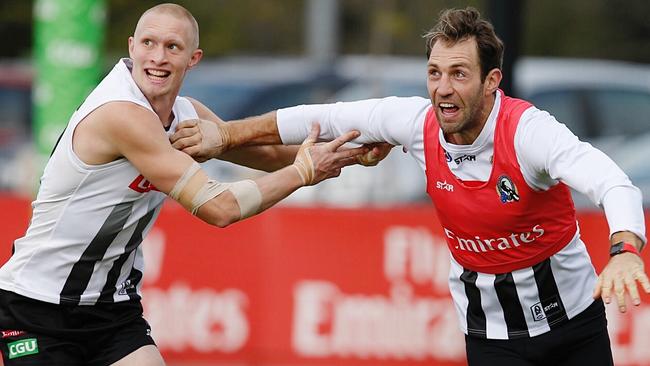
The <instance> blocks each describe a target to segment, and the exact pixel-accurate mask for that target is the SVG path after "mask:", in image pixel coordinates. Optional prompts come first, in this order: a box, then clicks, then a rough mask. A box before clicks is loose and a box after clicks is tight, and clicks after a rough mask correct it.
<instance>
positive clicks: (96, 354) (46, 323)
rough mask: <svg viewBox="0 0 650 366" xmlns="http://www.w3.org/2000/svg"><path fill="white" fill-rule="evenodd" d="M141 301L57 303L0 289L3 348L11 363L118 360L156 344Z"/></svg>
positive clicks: (102, 364) (102, 362)
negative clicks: (144, 316) (86, 303)
mask: <svg viewBox="0 0 650 366" xmlns="http://www.w3.org/2000/svg"><path fill="white" fill-rule="evenodd" d="M150 333H151V328H150V327H149V324H148V323H147V322H146V320H144V318H143V317H142V305H141V304H140V301H139V300H138V301H126V302H118V303H106V304H103V303H102V304H97V305H92V306H82V305H57V304H51V303H47V302H42V301H37V300H34V299H30V298H27V297H24V296H20V295H17V294H14V293H12V292H8V291H3V290H0V347H1V348H2V357H3V360H4V363H5V365H6V366H14V365H65V366H75V365H92V366H95V365H96V366H105V365H110V364H111V363H114V362H116V361H118V360H120V359H122V358H123V357H125V356H126V355H128V354H130V353H132V352H133V351H135V350H137V349H138V348H140V347H142V346H145V345H149V344H152V345H155V343H154V341H153V338H151V335H150Z"/></svg>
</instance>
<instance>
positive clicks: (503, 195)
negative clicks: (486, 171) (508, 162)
mask: <svg viewBox="0 0 650 366" xmlns="http://www.w3.org/2000/svg"><path fill="white" fill-rule="evenodd" d="M496 188H497V194H499V199H500V200H501V203H508V202H517V201H519V191H518V190H517V186H516V185H515V183H514V182H513V181H512V179H510V177H509V176H507V175H502V176H500V177H499V179H497V187H496Z"/></svg>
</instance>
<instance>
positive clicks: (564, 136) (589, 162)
mask: <svg viewBox="0 0 650 366" xmlns="http://www.w3.org/2000/svg"><path fill="white" fill-rule="evenodd" d="M527 113H528V115H527V116H524V117H522V120H523V121H522V124H521V125H520V127H519V129H518V130H517V139H516V141H517V145H516V147H517V153H518V156H520V160H521V161H520V164H521V167H522V170H523V172H524V175H525V176H527V177H529V179H531V180H534V181H535V182H534V183H535V184H533V185H534V186H536V188H540V189H547V188H548V187H549V186H551V185H552V184H554V183H555V182H557V181H562V182H564V183H566V184H567V185H568V186H570V187H571V188H573V189H575V190H577V191H578V192H581V193H583V194H585V195H587V196H588V197H589V198H590V199H591V201H592V202H594V203H595V204H597V205H599V206H601V207H603V209H604V211H605V215H606V217H607V222H608V224H609V229H610V238H609V242H610V245H612V244H615V243H618V242H621V241H624V242H627V243H630V244H631V245H633V246H634V247H636V248H637V250H638V251H641V249H642V248H643V246H644V245H645V242H646V237H645V220H644V216H643V207H642V204H641V193H640V191H639V189H638V188H636V187H635V186H634V185H632V183H631V182H630V180H629V178H628V177H627V175H626V174H625V173H624V172H623V171H622V170H621V169H620V168H619V167H618V166H617V165H616V163H614V161H612V159H610V158H609V157H608V156H607V155H605V154H604V153H602V152H601V151H600V150H598V149H596V148H594V147H592V146H591V145H590V144H588V143H585V142H581V141H579V139H578V138H577V137H576V136H575V135H574V134H573V133H571V131H569V130H568V129H567V128H566V127H565V126H564V125H562V124H559V123H558V122H557V121H555V119H554V118H552V117H551V116H550V115H548V113H546V112H543V111H539V110H536V109H532V110H529V111H527ZM605 250H609V248H606V249H605ZM637 282H638V283H639V284H641V286H642V288H643V290H644V291H645V292H646V293H650V281H648V276H647V275H646V273H645V269H644V265H643V261H642V260H641V258H640V257H639V256H638V255H636V254H633V253H623V254H619V255H616V256H613V257H611V258H610V261H609V263H608V264H607V266H606V267H605V268H604V269H603V271H602V272H601V274H600V276H599V278H598V283H597V286H596V288H595V290H594V297H601V296H602V297H603V299H604V300H605V302H606V303H609V302H610V301H611V297H612V295H615V296H616V300H617V304H618V307H619V310H620V311H622V312H624V311H626V306H625V293H626V292H627V293H629V294H630V296H631V297H632V302H633V304H634V305H639V304H640V298H639V292H638V289H637Z"/></svg>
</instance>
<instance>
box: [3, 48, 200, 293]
mask: <svg viewBox="0 0 650 366" xmlns="http://www.w3.org/2000/svg"><path fill="white" fill-rule="evenodd" d="M129 67H130V60H128V59H122V60H120V61H119V62H118V63H117V64H116V65H115V67H114V68H113V70H112V71H111V72H110V73H109V74H108V75H107V76H106V77H105V78H104V79H103V80H102V82H101V83H100V84H99V85H98V86H97V87H96V88H95V90H93V92H92V93H91V94H90V95H89V96H88V98H87V99H86V100H85V101H84V103H83V104H82V105H81V106H80V107H79V109H78V110H77V111H76V112H75V113H74V114H73V115H72V117H71V119H70V121H69V123H68V126H67V127H66V130H65V132H64V133H63V135H62V137H61V138H60V141H59V143H58V145H57V147H56V148H55V150H54V152H53V154H52V156H51V157H50V160H49V161H48V163H47V166H46V167H45V171H44V173H43V177H42V179H41V186H40V189H39V192H38V195H37V197H36V200H35V201H34V202H33V204H32V206H33V216H32V221H31V223H30V225H29V228H28V230H27V233H26V234H25V236H24V237H22V238H19V239H17V240H16V241H15V242H14V248H15V252H14V254H13V255H12V257H11V258H10V259H9V261H8V262H7V263H6V264H5V265H4V266H3V267H2V268H1V269H0V288H2V289H4V290H7V291H12V292H14V293H17V294H20V295H23V296H27V297H30V298H33V299H36V300H40V301H45V302H50V303H57V304H73V305H74V304H80V305H92V304H95V303H98V302H118V301H126V300H129V299H139V298H140V286H141V284H142V276H143V272H144V260H143V255H142V249H141V246H140V244H141V243H142V240H143V238H144V237H145V235H146V234H147V232H148V231H149V229H151V227H152V225H153V223H154V221H155V219H156V216H157V215H158V213H159V211H160V208H161V206H162V203H163V201H164V200H165V197H166V196H165V194H163V193H161V192H158V191H156V190H151V189H150V188H151V187H150V185H148V182H146V180H144V179H143V178H142V176H141V175H140V174H139V172H138V171H137V170H136V169H135V168H134V167H133V165H131V163H130V162H129V161H128V160H126V159H123V158H122V159H118V160H116V161H113V162H110V163H107V164H102V165H88V164H85V163H84V162H83V161H81V160H80V159H79V158H78V157H77V155H76V154H75V152H74V151H73V149H72V135H73V132H74V129H75V127H76V126H77V124H78V123H79V122H80V121H81V120H83V118H84V117H86V116H87V115H88V114H89V113H90V112H92V111H93V110H95V109H96V108H97V107H99V106H101V105H103V104H105V103H108V102H111V101H129V102H132V103H136V104H138V105H140V106H143V107H144V108H147V109H149V110H151V111H152V113H154V112H153V109H152V108H151V106H150V105H149V103H148V101H147V99H146V98H145V96H144V95H143V94H142V92H141V91H140V89H138V87H137V85H136V84H135V82H134V81H133V79H132V77H131V72H130V70H129ZM173 112H174V115H175V119H174V121H173V122H172V125H171V127H170V129H169V131H168V133H173V132H174V131H175V128H176V125H177V124H178V122H179V121H181V120H184V119H190V118H197V114H196V111H195V109H194V107H193V105H192V103H191V102H190V101H189V100H187V99H185V98H181V97H178V98H177V99H176V101H175V103H174V106H173ZM143 138H146V136H143Z"/></svg>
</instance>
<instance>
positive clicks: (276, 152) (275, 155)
mask: <svg viewBox="0 0 650 366" xmlns="http://www.w3.org/2000/svg"><path fill="white" fill-rule="evenodd" d="M298 147H299V146H297V145H292V146H284V145H269V146H246V147H240V148H236V149H233V150H230V151H228V152H226V153H223V154H221V155H220V156H219V159H220V160H225V161H229V162H231V163H234V164H238V165H243V166H246V167H249V168H252V169H258V170H263V171H265V172H273V171H276V170H278V169H281V168H283V167H285V166H287V165H289V164H291V163H293V161H294V159H295V158H296V152H297V151H298Z"/></svg>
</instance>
